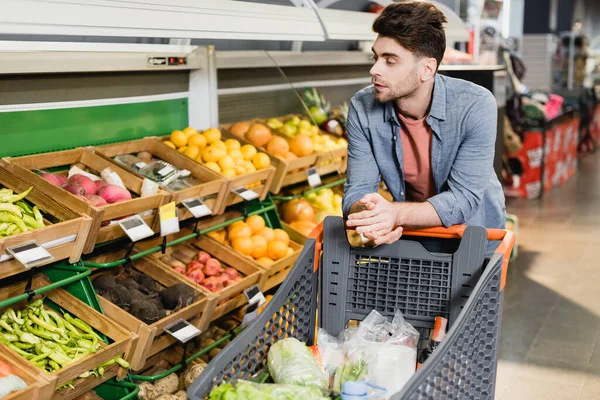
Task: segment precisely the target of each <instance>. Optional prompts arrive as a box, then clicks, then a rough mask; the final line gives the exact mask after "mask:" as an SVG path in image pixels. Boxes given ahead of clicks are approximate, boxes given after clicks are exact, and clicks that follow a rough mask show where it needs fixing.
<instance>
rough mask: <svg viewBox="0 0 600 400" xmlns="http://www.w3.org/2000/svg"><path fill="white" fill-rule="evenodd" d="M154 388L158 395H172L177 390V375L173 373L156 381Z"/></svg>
mask: <svg viewBox="0 0 600 400" xmlns="http://www.w3.org/2000/svg"><path fill="white" fill-rule="evenodd" d="M154 386H155V387H156V389H157V390H158V394H173V393H175V392H176V391H177V389H179V378H178V377H177V374H175V373H173V374H171V375H167V376H166V377H164V378H162V379H161V380H158V381H156V383H155V384H154Z"/></svg>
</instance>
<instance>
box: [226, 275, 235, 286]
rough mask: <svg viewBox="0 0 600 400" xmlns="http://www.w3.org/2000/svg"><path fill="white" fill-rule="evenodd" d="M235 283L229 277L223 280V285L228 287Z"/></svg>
mask: <svg viewBox="0 0 600 400" xmlns="http://www.w3.org/2000/svg"><path fill="white" fill-rule="evenodd" d="M223 276H226V275H223ZM235 284H236V282H235V281H232V280H231V279H227V280H225V281H224V282H223V287H229V286H231V285H235Z"/></svg>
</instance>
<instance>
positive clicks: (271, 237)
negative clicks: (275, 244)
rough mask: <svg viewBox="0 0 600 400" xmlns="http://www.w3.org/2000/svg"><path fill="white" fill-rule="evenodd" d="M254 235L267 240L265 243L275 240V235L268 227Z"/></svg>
mask: <svg viewBox="0 0 600 400" xmlns="http://www.w3.org/2000/svg"><path fill="white" fill-rule="evenodd" d="M256 234H257V235H260V236H262V237H264V238H265V239H267V242H272V241H273V240H274V239H275V233H274V232H273V229H271V228H269V227H268V226H266V227H264V228H262V229H261V230H260V231H258V232H257V233H256Z"/></svg>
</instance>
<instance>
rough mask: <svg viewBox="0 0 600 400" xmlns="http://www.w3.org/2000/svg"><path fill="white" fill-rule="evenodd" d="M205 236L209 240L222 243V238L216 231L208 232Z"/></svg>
mask: <svg viewBox="0 0 600 400" xmlns="http://www.w3.org/2000/svg"><path fill="white" fill-rule="evenodd" d="M206 235H207V236H208V237H209V238H213V239H215V240H216V241H217V242H221V243H223V238H222V237H221V235H220V234H219V232H217V231H212V232H208V233H207V234H206Z"/></svg>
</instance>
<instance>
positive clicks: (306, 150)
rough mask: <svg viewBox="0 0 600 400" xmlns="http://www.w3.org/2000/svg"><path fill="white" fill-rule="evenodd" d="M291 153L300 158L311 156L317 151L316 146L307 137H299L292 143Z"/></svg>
mask: <svg viewBox="0 0 600 400" xmlns="http://www.w3.org/2000/svg"><path fill="white" fill-rule="evenodd" d="M290 151H291V152H292V153H294V154H295V155H297V156H298V157H305V156H310V155H311V154H312V153H313V152H314V151H315V145H314V144H313V142H312V140H310V138H309V137H308V136H306V135H297V136H295V137H294V138H293V139H292V140H291V141H290Z"/></svg>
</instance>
